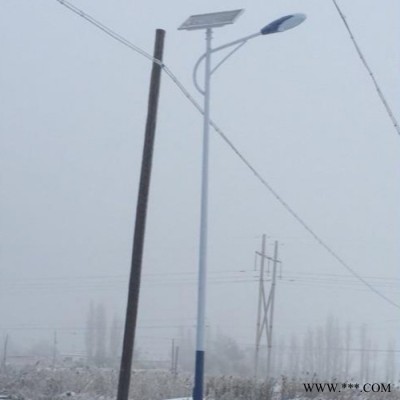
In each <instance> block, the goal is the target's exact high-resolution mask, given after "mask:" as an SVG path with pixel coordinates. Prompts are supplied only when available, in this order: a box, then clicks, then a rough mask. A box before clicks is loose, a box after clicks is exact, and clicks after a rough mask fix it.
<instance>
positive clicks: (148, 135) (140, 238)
mask: <svg viewBox="0 0 400 400" xmlns="http://www.w3.org/2000/svg"><path fill="white" fill-rule="evenodd" d="M164 37H165V31H164V30H162V29H157V31H156V39H155V45H154V58H155V59H156V60H159V61H162V58H163V51H164ZM161 70H162V66H161V65H159V64H158V63H155V62H153V68H152V72H151V81H150V93H149V101H148V112H147V121H146V131H145V138H144V146H143V156H142V167H141V172H140V182H139V192H138V199H137V205H136V221H135V232H134V238H133V250H132V262H131V274H130V280H129V289H128V304H127V308H126V318H125V331H124V341H123V346H122V357H121V368H120V372H119V382H118V394H117V400H128V397H129V385H130V380H131V369H132V356H133V350H134V344H135V331H136V320H137V314H138V303H139V290H140V278H141V272H142V258H143V246H144V235H145V228H146V216H147V203H148V197H149V188H150V178H151V166H152V160H153V148H154V137H155V131H156V122H157V110H158V99H159V93H160V83H161Z"/></svg>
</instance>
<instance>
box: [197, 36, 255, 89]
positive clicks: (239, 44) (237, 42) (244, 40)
mask: <svg viewBox="0 0 400 400" xmlns="http://www.w3.org/2000/svg"><path fill="white" fill-rule="evenodd" d="M260 35H262V33H261V31H260V32H257V33H253V34H252V35H249V36H245V37H244V38H241V39H237V40H234V41H233V42H229V43H227V44H224V45H222V46H218V47H216V48H215V49H211V51H210V53H216V52H217V51H220V50H223V49H226V48H228V47H232V46H235V45H237V46H236V47H235V48H234V49H233V50H232V51H231V52H230V53H229V54H228V55H227V56H226V57H224V58H223V59H222V60H221V61H220V62H219V63H218V64H217V65H216V66H215V67H214V68H213V69H212V71H211V74H212V73H214V71H215V70H216V69H217V68H219V67H220V66H221V65H222V64H223V63H224V62H225V61H226V60H227V59H228V58H229V57H230V56H231V55H232V54H233V53H235V52H236V51H237V50H239V49H240V47H242V46H243V45H244V44H246V43H247V41H248V40H250V39H252V38H254V37H257V36H260ZM206 55H207V53H204V54H203V55H202V56H201V57H200V58H199V59H198V60H197V62H196V64H195V66H194V68H193V84H194V86H195V88H196V89H197V90H198V91H199V92H200V93H201V94H204V90H203V89H202V88H201V87H200V86H199V84H198V82H197V70H198V69H199V66H200V64H201V62H202V61H203V60H204V59H205V58H206Z"/></svg>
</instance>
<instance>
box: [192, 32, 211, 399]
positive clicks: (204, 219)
mask: <svg viewBox="0 0 400 400" xmlns="http://www.w3.org/2000/svg"><path fill="white" fill-rule="evenodd" d="M211 41H212V29H211V28H207V29H206V59H205V75H204V82H205V83H204V119H203V156H202V173H201V211H200V243H199V277H198V293H197V298H198V301H197V335H196V361H195V380H194V389H193V398H194V399H195V400H202V399H203V388H204V344H205V329H206V327H205V321H206V317H205V312H206V285H207V234H208V229H207V227H208V164H209V162H208V158H209V157H208V155H209V139H210V86H211V85H210V83H211V82H210V81H211Z"/></svg>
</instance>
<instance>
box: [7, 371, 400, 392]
mask: <svg viewBox="0 0 400 400" xmlns="http://www.w3.org/2000/svg"><path fill="white" fill-rule="evenodd" d="M117 383H118V371H116V370H113V369H108V368H93V367H68V368H56V369H52V368H48V367H47V368H41V367H39V366H38V365H37V366H29V367H22V368H11V367H8V368H7V369H6V370H3V371H1V372H0V399H14V400H62V399H68V398H73V399H74V400H111V399H115V397H116V388H117ZM191 390H192V378H191V377H190V376H189V375H183V374H178V375H177V376H174V375H172V374H171V373H170V372H168V371H161V370H160V371H157V370H138V371H134V372H133V374H132V381H131V392H130V398H131V399H132V400H166V399H175V400H176V399H179V400H186V399H187V396H190V394H191ZM206 393H207V399H210V400H211V399H212V400H308V399H318V400H321V399H327V400H328V399H339V400H352V399H357V400H372V399H374V400H375V399H385V400H386V399H396V400H397V399H399V400H400V392H399V390H398V389H395V388H394V387H393V388H392V391H391V392H390V393H374V394H372V393H371V394H368V395H366V394H364V393H360V392H359V391H343V392H341V393H330V394H324V395H321V394H318V393H305V392H304V387H303V385H302V383H301V382H298V381H291V380H288V379H286V378H283V379H280V380H279V381H276V382H275V383H274V384H273V385H267V384H266V383H263V382H260V383H259V384H258V385H257V387H256V388H254V383H253V381H252V380H251V379H244V378H238V377H232V376H221V377H209V378H208V379H207V385H206ZM185 396H186V397H185Z"/></svg>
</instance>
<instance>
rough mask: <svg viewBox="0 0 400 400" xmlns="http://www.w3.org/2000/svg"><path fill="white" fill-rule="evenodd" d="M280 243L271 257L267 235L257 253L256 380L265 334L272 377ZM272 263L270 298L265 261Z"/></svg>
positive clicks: (268, 366)
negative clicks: (266, 284) (267, 252)
mask: <svg viewBox="0 0 400 400" xmlns="http://www.w3.org/2000/svg"><path fill="white" fill-rule="evenodd" d="M278 247H279V245H278V242H277V241H275V245H274V256H273V257H269V256H268V255H267V254H266V235H265V234H264V235H263V236H262V243H261V252H256V255H258V256H259V257H260V259H261V262H260V276H259V291H258V307H257V324H256V345H255V352H254V379H255V380H257V378H258V366H259V355H260V344H261V340H262V336H263V334H264V332H265V337H266V342H267V349H268V353H267V365H266V379H267V380H268V379H269V378H270V375H271V360H272V330H273V322H274V306H275V288H276V274H277V266H278V263H280V261H279V260H278ZM266 260H267V261H272V263H273V267H272V280H271V287H270V291H269V294H268V298H267V296H266V293H265V287H264V282H265V279H264V275H265V261H266Z"/></svg>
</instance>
